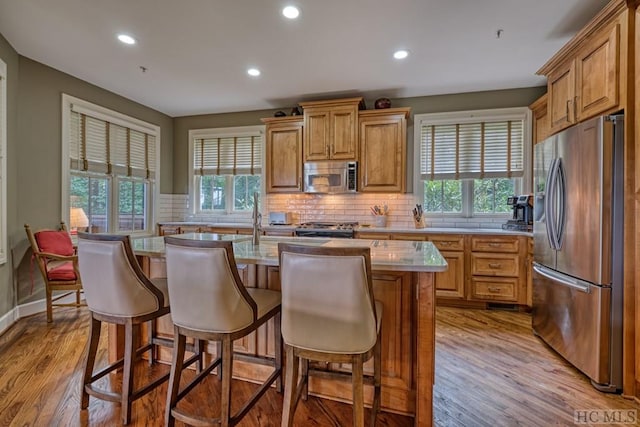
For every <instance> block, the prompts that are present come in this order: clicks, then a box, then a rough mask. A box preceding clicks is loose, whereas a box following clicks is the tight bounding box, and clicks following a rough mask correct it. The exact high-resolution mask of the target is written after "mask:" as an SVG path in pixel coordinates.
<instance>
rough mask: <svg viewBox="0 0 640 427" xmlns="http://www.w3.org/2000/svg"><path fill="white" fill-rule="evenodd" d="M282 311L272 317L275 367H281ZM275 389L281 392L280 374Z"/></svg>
mask: <svg viewBox="0 0 640 427" xmlns="http://www.w3.org/2000/svg"><path fill="white" fill-rule="evenodd" d="M281 318H282V313H280V312H279V313H278V314H276V315H275V318H274V326H273V334H274V337H273V342H274V345H275V347H276V348H275V353H276V354H275V368H276V369H282V330H281V322H280V320H281ZM276 391H277V392H278V393H282V374H280V375H279V376H278V378H277V379H276Z"/></svg>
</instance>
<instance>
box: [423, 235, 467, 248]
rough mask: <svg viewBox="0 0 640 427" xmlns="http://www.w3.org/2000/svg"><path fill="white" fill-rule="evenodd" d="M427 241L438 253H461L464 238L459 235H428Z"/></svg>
mask: <svg viewBox="0 0 640 427" xmlns="http://www.w3.org/2000/svg"><path fill="white" fill-rule="evenodd" d="M429 241H431V242H433V244H434V246H435V247H436V248H438V250H439V251H463V250H464V236H463V235H461V234H430V235H429Z"/></svg>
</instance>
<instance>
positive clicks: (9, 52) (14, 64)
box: [0, 34, 24, 318]
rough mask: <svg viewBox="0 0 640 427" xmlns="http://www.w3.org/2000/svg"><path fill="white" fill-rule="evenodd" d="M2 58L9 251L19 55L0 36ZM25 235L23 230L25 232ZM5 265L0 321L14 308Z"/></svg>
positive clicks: (14, 222)
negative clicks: (4, 80) (5, 106)
mask: <svg viewBox="0 0 640 427" xmlns="http://www.w3.org/2000/svg"><path fill="white" fill-rule="evenodd" d="M0 59H2V61H3V62H4V63H5V64H7V234H8V240H7V246H8V248H9V249H10V248H11V247H13V244H14V243H15V241H16V238H17V230H18V228H19V227H21V225H20V224H19V221H18V188H17V186H16V183H17V182H18V178H17V177H18V163H17V162H16V161H14V159H16V156H17V153H18V149H19V143H18V137H17V135H18V125H17V123H18V71H19V62H20V61H19V56H18V53H17V52H16V51H15V50H14V49H13V47H11V45H10V44H9V43H8V42H7V40H5V38H4V37H2V35H1V34H0ZM22 234H23V235H24V228H23V229H22ZM8 255H9V256H8V261H7V263H6V264H3V265H0V318H2V317H3V316H4V315H5V314H7V313H8V312H9V311H10V310H11V309H12V308H13V307H14V305H15V298H16V295H15V290H14V287H13V275H12V271H11V270H12V269H11V253H8Z"/></svg>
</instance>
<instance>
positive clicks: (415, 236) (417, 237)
mask: <svg viewBox="0 0 640 427" xmlns="http://www.w3.org/2000/svg"><path fill="white" fill-rule="evenodd" d="M391 239H393V240H413V241H418V242H419V241H425V240H428V236H427V235H426V234H420V233H393V234H392V235H391Z"/></svg>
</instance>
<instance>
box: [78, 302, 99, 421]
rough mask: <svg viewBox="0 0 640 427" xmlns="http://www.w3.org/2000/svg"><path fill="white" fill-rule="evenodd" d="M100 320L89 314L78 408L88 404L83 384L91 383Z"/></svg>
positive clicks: (85, 406) (87, 396)
mask: <svg viewBox="0 0 640 427" xmlns="http://www.w3.org/2000/svg"><path fill="white" fill-rule="evenodd" d="M101 325H102V322H100V321H99V320H96V319H95V318H94V317H93V313H92V314H91V326H90V327H89V341H88V342H87V359H86V361H85V364H84V375H83V378H82V391H81V393H82V394H81V396H82V402H81V403H80V409H87V407H88V406H89V394H88V393H87V391H86V390H85V386H87V385H89V384H91V377H92V376H93V367H94V366H95V363H96V353H97V352H98V343H99V342H100V329H101Z"/></svg>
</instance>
